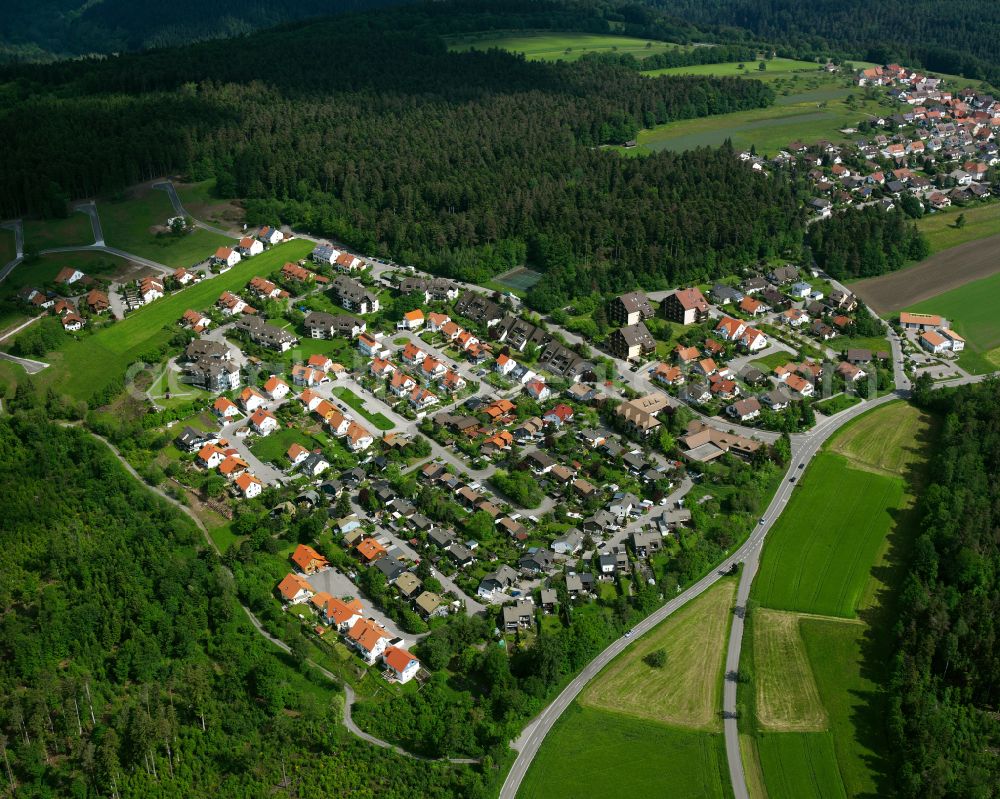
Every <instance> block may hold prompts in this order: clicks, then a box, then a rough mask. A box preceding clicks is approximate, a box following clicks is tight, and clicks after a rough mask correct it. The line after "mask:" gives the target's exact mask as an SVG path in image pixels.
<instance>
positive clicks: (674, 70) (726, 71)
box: [646, 58, 819, 80]
mask: <svg viewBox="0 0 1000 799" xmlns="http://www.w3.org/2000/svg"><path fill="white" fill-rule="evenodd" d="M740 64H742V65H743V69H740ZM761 64H766V66H767V68H766V69H764V70H761V68H760V65H761ZM790 72H813V73H819V65H818V64H815V63H813V62H812V61H797V60H796V59H794V58H773V59H771V60H770V61H727V62H725V63H723V64H693V65H692V66H689V67H666V68H664V69H651V70H649V71H648V72H647V73H646V74H647V75H650V76H652V77H656V76H659V75H717V76H719V77H733V76H734V75H736V76H745V77H748V78H754V79H756V80H767V79H768V78H771V77H774V76H777V75H786V74H788V73H790Z"/></svg>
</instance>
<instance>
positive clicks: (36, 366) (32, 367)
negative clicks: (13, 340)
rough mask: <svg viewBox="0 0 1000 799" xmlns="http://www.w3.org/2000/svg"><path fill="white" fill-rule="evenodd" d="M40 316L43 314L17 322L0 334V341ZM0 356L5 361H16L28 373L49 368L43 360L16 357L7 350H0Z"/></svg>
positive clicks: (35, 320) (32, 373) (36, 372)
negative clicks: (14, 325) (17, 323)
mask: <svg viewBox="0 0 1000 799" xmlns="http://www.w3.org/2000/svg"><path fill="white" fill-rule="evenodd" d="M42 316H43V314H40V315H39V316H33V317H31V319H29V320H28V321H27V322H23V323H21V324H19V325H18V326H17V327H13V328H11V329H10V330H8V331H7V332H6V333H4V334H3V335H2V336H0V342H2V341H6V340H7V339H9V338H10V337H11V336H15V335H17V334H18V333H20V332H21V331H22V330H24V328H26V327H27V326H28V325H32V324H34V323H35V322H37V321H38V320H39V319H41V318H42ZM0 358H2V359H3V360H5V361H10V362H11V363H16V364H18V365H19V366H22V367H24V371H26V372H27V373H28V374H29V375H36V374H38V373H39V372H40V371H42V369H48V368H49V364H47V363H44V362H43V361H35V360H32V359H31V358H18V357H17V356H15V355H11V354H10V353H7V352H2V351H0Z"/></svg>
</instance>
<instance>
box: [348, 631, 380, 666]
mask: <svg viewBox="0 0 1000 799" xmlns="http://www.w3.org/2000/svg"><path fill="white" fill-rule="evenodd" d="M389 640H390V639H389V636H388V635H387V634H386V632H385V628H384V627H383V626H382V625H381V624H379V623H378V622H376V621H374V620H373V619H358V620H357V621H356V622H354V624H353V625H352V627H351V629H350V630H349V631H348V633H347V638H346V641H347V643H348V644H349V645H351V646H352V647H354V649H356V650H357V651H358V652H359V653H360V654H361V657H362V659H363V660H364V661H365V663H367V664H368V665H369V666H371V665H373V664H374V663H375V661H377V660H378V659H379V657H381V655H382V653H383V652H385V650H386V647H387V646H388V644H389Z"/></svg>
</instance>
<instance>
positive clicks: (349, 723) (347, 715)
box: [66, 423, 479, 765]
mask: <svg viewBox="0 0 1000 799" xmlns="http://www.w3.org/2000/svg"><path fill="white" fill-rule="evenodd" d="M66 426H67V427H80V425H79V424H78V423H77V424H69V423H67V424H66ZM81 429H82V428H81ZM87 432H88V433H90V435H92V436H93V437H94V438H96V439H97V440H98V441H101V442H103V444H104V445H105V446H106V447H107V448H108V449H109V450H111V452H112V454H114V456H115V457H116V458H117V459H118V461H119V463H121V465H122V466H124V467H125V470H126V471H127V472H128V473H129V474H130V475H132V477H134V478H135V479H136V480H138V481H139V482H140V483H142V484H143V485H144V486H145V487H146V488H147V489H149V490H150V491H152V492H153V493H154V494H156V495H157V496H159V497H162V498H163V499H165V500H166V501H167V502H169V503H170V504H171V505H173V506H174V507H176V508H179V509H180V510H181V511H183V512H184V513H186V514H187V516H188V517H189V518H190V519H191V521H193V522H194V523H195V524H196V525H197V526H198V529H199V530H201V532H202V534H203V535H204V536H205V540H206V541H207V542H208V545H209V546H210V547H212V550H213V551H214V552H215V553H216V554H221V553H220V552H219V548H218V547H217V546H216V545H215V541H213V540H212V536H211V535H210V534H209V532H208V528H207V527H205V525H204V524H203V523H202V521H201V519H199V518H198V516H197V515H196V514H195V512H194V511H193V510H191V508H189V507H188V506H187V505H185V504H184V503H182V502H178V501H177V500H176V499H174V498H173V497H172V496H170V495H169V494H167V493H166V492H165V491H163V490H162V489H160V488H158V487H156V486H151V485H149V484H148V483H147V482H146V481H145V480H143V479H142V478H141V477H140V476H139V473H138V472H137V471H136V470H135V469H133V468H132V464H130V463H129V462H128V461H127V460H125V457H124V456H123V455H122V454H121V453H120V452H119V451H118V449H117V448H116V447H115V445H114V444H112V443H111V442H110V441H108V440H107V439H106V438H104V437H103V436H99V435H97V433H93V432H90V431H89V430H88V431H87ZM230 576H231V575H230ZM240 607H241V608H243V612H244V613H246V614H247V617H248V618H249V619H250V623H251V624H253V627H254V629H255V630H256V631H257V632H258V633H260V634H261V635H262V636H263V637H264V638H266V639H267V640H268V641H270V642H271V643H272V644H274V645H275V646H276V647H278V648H279V649H281V650H282V651H284V652H286V653H289V654H290V653H291V651H292V650H291V647H289V646H288V644H286V643H285V642H284V641H282V640H281V639H280V638H275V637H274V636H273V635H271V634H270V633H269V632H268V631H267V630H266V629H264V625H263V624H261V622H260V619H258V618H257V617H256V616H254V615H253V613H252V612H251V611H250V609H249V608H248V607H247V606H246V605H244V604H242V603H240ZM306 662H307V663H308V664H309V665H310V666H312V667H313V668H315V669H316V670H317V671H318V672H320V674H322V675H323V676H324V677H326V678H327V679H328V680H330V682H332V683H334V684H335V685H337V686H338V687H341V688H343V689H344V719H343V721H344V726H345V727H346V728H347V730H348V731H349V732H350V733H352V734H353V735H356V736H357V737H358V738H361V739H362V740H364V741H367V742H368V743H370V744H373V745H374V746H379V747H381V748H383V749H391V750H392V751H393V752H395V753H396V754H399V755H403V756H404V757H411V758H413V759H414V760H431V759H432V758H426V757H421V756H420V755H415V754H413V753H412V752H407V751H406V750H405V749H402V748H401V747H399V746H396V745H395V744H391V743H389V742H388V741H383V740H382V739H381V738H376V737H375V736H374V735H370V734H369V733H367V732H365V731H364V730H362V729H361V728H360V727H358V725H357V724H355V723H354V720H353V719H352V718H351V708H352V707H353V706H354V703H355V701H356V698H355V694H354V689H353V688H351V686H350V685H348V684H347V683H346V682H344V681H343V680H341V679H339V678H338V677H337V676H336V675H334V674H333V673H332V672H330V671H327V670H326V669H324V668H323V667H322V666H320V665H319V664H318V663H315V662H314V661H312V660H309V659H308V658H307V659H306ZM441 760H443V761H447V762H448V763H456V764H464V765H468V764H473V763H478V762H479V761H478V760H477V759H474V758H462V757H454V758H441Z"/></svg>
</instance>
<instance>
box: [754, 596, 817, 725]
mask: <svg viewBox="0 0 1000 799" xmlns="http://www.w3.org/2000/svg"><path fill="white" fill-rule="evenodd" d="M755 613H756V616H755V617H754V621H753V625H752V628H753V642H752V646H753V661H754V675H755V678H756V679H755V686H756V708H757V722H758V724H759V725H760V728H761V729H763V730H767V731H769V732H822V731H823V730H825V729H826V727H827V714H826V710H825V709H824V708H823V704H822V702H821V701H820V696H819V690H818V688H817V687H816V681H815V680H814V679H813V673H812V669H811V668H810V665H809V658H808V656H807V655H806V647H805V643H804V642H803V640H802V636H801V635H800V634H799V618H800V617H799V615H798V614H797V613H785V612H782V611H777V610H767V609H766V608H759V609H758V610H756V611H755Z"/></svg>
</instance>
